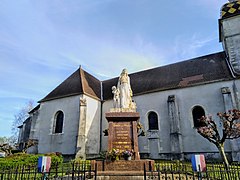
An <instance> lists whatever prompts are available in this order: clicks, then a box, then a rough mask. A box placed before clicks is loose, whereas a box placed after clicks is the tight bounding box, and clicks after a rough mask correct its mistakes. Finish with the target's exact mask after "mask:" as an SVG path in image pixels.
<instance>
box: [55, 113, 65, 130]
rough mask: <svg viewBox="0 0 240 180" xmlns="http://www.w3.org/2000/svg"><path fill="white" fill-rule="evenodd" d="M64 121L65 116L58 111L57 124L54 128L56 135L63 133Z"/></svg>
mask: <svg viewBox="0 0 240 180" xmlns="http://www.w3.org/2000/svg"><path fill="white" fill-rule="evenodd" d="M63 119H64V114H63V112H62V111H58V112H57V113H56V116H55V124H54V128H53V130H54V131H53V132H54V133H62V132H63Z"/></svg>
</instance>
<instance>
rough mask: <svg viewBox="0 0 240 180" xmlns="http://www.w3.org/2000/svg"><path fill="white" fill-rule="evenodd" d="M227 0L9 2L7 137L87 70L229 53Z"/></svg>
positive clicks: (3, 70) (3, 31)
mask: <svg viewBox="0 0 240 180" xmlns="http://www.w3.org/2000/svg"><path fill="white" fill-rule="evenodd" d="M226 2H227V1H226V0H194V1H193V0H184V1H180V0H172V1H163V0H40V1H32V0H15V1H14V0H1V1H0V9H1V10H0V85H1V88H0V136H10V135H11V125H12V121H13V120H14V114H17V113H18V112H19V110H20V109H21V108H22V107H24V106H26V103H27V102H28V101H29V100H34V101H35V102H37V101H39V100H40V99H42V98H43V97H44V96H46V95H47V94H48V93H49V92H50V91H51V90H53V89H54V88H55V87H56V86H57V85H59V84H60V83H61V82H62V81H63V80H65V79H66V78H67V77H68V76H69V75H70V74H72V73H73V72H74V71H75V70H76V69H77V68H78V67H79V65H81V66H82V68H83V69H84V70H86V71H88V72H89V73H91V74H93V75H94V76H96V77H97V78H98V79H100V80H105V79H108V78H112V77H116V76H118V75H119V74H120V72H121V70H122V69H123V68H127V69H128V71H129V73H132V72H136V71H140V70H145V69H149V68H152V67H156V66H162V65H166V64H171V63H174V62H179V61H183V60H187V59H190V58H194V57H198V56H202V55H207V54H210V53H215V52H219V51H222V46H221V44H220V43H219V40H218V19H219V15H220V8H221V6H222V5H223V4H224V3H226Z"/></svg>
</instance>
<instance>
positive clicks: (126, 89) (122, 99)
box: [112, 69, 136, 111]
mask: <svg viewBox="0 0 240 180" xmlns="http://www.w3.org/2000/svg"><path fill="white" fill-rule="evenodd" d="M112 93H113V107H114V109H113V111H136V103H135V102H134V101H133V100H132V95H133V93H132V89H131V85H130V78H129V76H128V72H127V69H123V70H122V73H121V74H120V76H119V79H118V84H117V87H116V86H113V87H112Z"/></svg>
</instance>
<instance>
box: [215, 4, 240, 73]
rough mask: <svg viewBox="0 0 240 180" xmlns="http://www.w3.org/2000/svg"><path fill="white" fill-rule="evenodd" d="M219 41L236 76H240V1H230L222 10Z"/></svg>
mask: <svg viewBox="0 0 240 180" xmlns="http://www.w3.org/2000/svg"><path fill="white" fill-rule="evenodd" d="M219 39H220V42H222V45H223V49H224V50H225V52H226V55H227V58H228V62H229V64H230V66H231V68H232V71H233V73H234V74H235V75H237V76H239V75H240V0H229V2H228V3H226V4H224V5H223V6H222V8H221V18H220V19H219Z"/></svg>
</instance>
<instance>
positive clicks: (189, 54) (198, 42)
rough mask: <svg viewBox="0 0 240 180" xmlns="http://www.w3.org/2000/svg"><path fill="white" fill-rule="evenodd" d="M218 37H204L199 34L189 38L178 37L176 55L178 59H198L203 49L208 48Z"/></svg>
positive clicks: (175, 47) (175, 46) (175, 48)
mask: <svg viewBox="0 0 240 180" xmlns="http://www.w3.org/2000/svg"><path fill="white" fill-rule="evenodd" d="M214 40H216V37H202V36H200V35H199V34H196V33H195V34H193V35H192V36H191V37H189V36H177V37H176V39H175V44H174V54H175V56H176V59H183V58H184V59H187V58H193V57H196V56H197V55H198V54H199V53H200V51H201V50H202V48H204V47H206V46H207V45H208V44H210V43H211V42H212V41H214Z"/></svg>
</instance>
